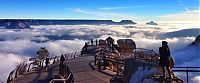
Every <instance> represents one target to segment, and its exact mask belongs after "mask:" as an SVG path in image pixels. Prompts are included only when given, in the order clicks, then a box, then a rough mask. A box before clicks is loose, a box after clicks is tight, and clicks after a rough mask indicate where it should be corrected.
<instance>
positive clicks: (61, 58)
mask: <svg viewBox="0 0 200 83" xmlns="http://www.w3.org/2000/svg"><path fill="white" fill-rule="evenodd" d="M64 61H65V57H64V56H63V55H61V57H60V64H59V74H60V75H63V72H64V67H65V65H64Z"/></svg>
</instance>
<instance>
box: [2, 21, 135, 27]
mask: <svg viewBox="0 0 200 83" xmlns="http://www.w3.org/2000/svg"><path fill="white" fill-rule="evenodd" d="M18 21H20V22H22V23H27V24H29V25H84V24H85V25H101V24H105V25H127V24H136V23H135V22H133V21H132V20H122V21H120V22H113V21H112V20H51V19H49V20H48V19H0V26H6V25H8V24H9V23H13V22H18Z"/></svg>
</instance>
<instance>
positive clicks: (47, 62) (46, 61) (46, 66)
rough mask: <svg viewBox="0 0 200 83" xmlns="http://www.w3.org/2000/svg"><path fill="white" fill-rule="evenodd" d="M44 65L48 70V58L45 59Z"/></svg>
mask: <svg viewBox="0 0 200 83" xmlns="http://www.w3.org/2000/svg"><path fill="white" fill-rule="evenodd" d="M45 64H46V68H48V66H49V58H48V57H47V58H46V62H45Z"/></svg>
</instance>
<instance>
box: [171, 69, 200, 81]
mask: <svg viewBox="0 0 200 83" xmlns="http://www.w3.org/2000/svg"><path fill="white" fill-rule="evenodd" d="M173 68H179V69H176V70H172V71H174V72H186V83H189V80H188V78H189V72H200V67H188V66H186V67H173ZM189 68H190V69H189ZM183 69H186V70H183ZM191 69H199V70H191Z"/></svg>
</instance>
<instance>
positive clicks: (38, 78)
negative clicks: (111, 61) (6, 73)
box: [14, 56, 111, 83]
mask: <svg viewBox="0 0 200 83" xmlns="http://www.w3.org/2000/svg"><path fill="white" fill-rule="evenodd" d="M93 60H94V57H93V56H85V57H77V58H74V59H69V60H67V61H65V64H66V65H68V66H69V68H70V70H71V72H72V74H73V76H74V79H75V83H94V82H95V83H108V82H109V81H110V79H111V76H108V75H106V74H103V73H101V72H98V71H97V70H93V69H92V67H91V66H90V65H89V63H90V62H92V61H93ZM58 65H59V63H55V64H53V65H50V68H49V69H48V70H45V69H42V70H40V71H37V72H32V73H27V74H25V75H23V76H21V77H19V78H17V79H16V80H15V81H14V83H49V81H50V80H51V79H52V78H53V76H55V75H58V72H59V66H58Z"/></svg>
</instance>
